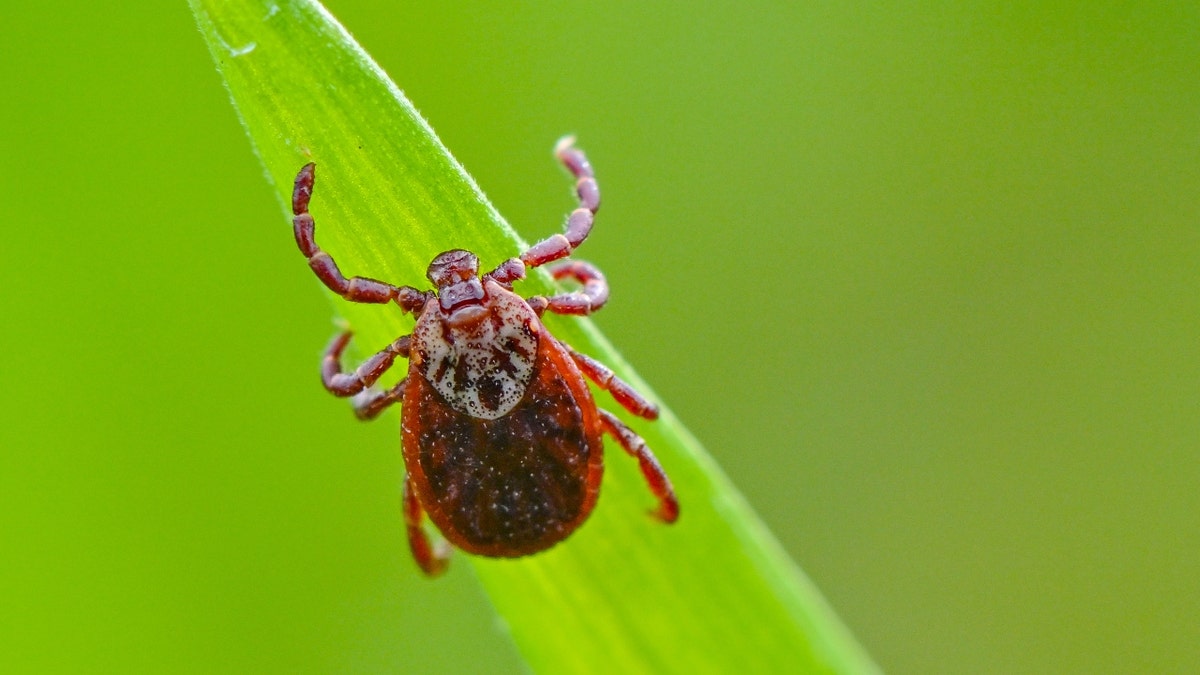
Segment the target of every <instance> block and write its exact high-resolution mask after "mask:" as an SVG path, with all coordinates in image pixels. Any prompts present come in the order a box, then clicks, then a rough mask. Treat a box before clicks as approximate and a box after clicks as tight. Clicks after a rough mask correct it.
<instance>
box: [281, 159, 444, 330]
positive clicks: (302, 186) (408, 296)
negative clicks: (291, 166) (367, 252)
mask: <svg viewBox="0 0 1200 675" xmlns="http://www.w3.org/2000/svg"><path fill="white" fill-rule="evenodd" d="M315 169H316V164H313V163H312V162H309V163H308V164H305V165H304V167H303V168H302V169H300V173H298V174H296V184H295V186H294V187H293V188H292V213H293V214H295V216H296V217H295V218H292V229H293V231H294V234H295V235H296V245H297V246H299V247H300V252H301V253H303V254H304V257H305V258H308V266H309V267H311V268H312V271H313V272H315V273H316V274H317V278H318V279H320V280H321V281H322V283H324V284H325V285H326V286H328V287H329V290H331V291H333V292H334V293H337V294H338V295H340V296H342V297H343V298H345V299H347V300H350V301H351V302H368V303H383V302H390V301H392V300H395V301H396V303H397V304H399V305H400V306H401V307H403V308H404V309H405V310H406V311H409V312H413V311H416V310H417V309H419V308H420V307H421V306H422V305H424V302H425V294H424V293H422V292H420V291H418V290H417V289H415V288H412V287H411V286H393V285H391V284H389V283H385V282H383V281H379V280H377V279H370V278H368V277H350V278H346V277H345V276H344V275H343V274H342V272H341V270H339V269H338V266H337V263H335V262H334V261H333V258H332V257H330V255H329V254H328V253H326V252H325V251H322V250H321V247H320V246H317V242H316V240H315V239H314V233H313V230H314V228H315V227H316V223H315V222H314V221H313V217H312V214H310V213H309V212H308V202H309V200H310V199H311V198H312V191H313V183H314V181H315V177H314V175H313V171H314V170H315Z"/></svg>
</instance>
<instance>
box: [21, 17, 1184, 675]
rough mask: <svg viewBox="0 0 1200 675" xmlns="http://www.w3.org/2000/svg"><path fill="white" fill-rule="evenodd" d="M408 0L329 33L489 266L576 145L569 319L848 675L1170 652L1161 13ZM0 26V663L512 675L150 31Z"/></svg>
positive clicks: (1088, 662) (191, 47) (166, 21)
mask: <svg viewBox="0 0 1200 675" xmlns="http://www.w3.org/2000/svg"><path fill="white" fill-rule="evenodd" d="M425 4H426V5H428V6H424V7H422V6H418V5H417V4H416V3H397V2H394V1H389V0H329V2H328V7H329V8H330V9H331V11H332V12H333V13H334V14H335V15H336V16H338V17H339V18H340V19H341V20H342V21H343V23H344V24H346V26H347V27H348V28H349V30H350V31H351V32H352V33H354V34H355V36H356V37H357V38H358V39H359V40H360V42H361V43H362V44H363V45H364V46H365V47H366V49H367V50H368V51H369V52H371V53H372V54H373V55H374V56H375V58H376V59H377V60H378V61H379V62H380V64H381V65H382V66H383V67H384V68H385V69H386V70H387V71H388V72H389V73H390V74H391V75H392V77H393V78H394V79H395V80H396V81H397V82H398V83H399V85H400V86H401V88H403V89H404V90H405V91H406V92H407V94H408V95H409V97H410V98H411V99H412V100H413V101H414V102H415V104H416V105H417V107H418V108H419V109H421V110H422V111H423V113H424V114H425V115H426V117H427V118H428V119H429V120H430V122H431V123H432V125H433V126H434V128H435V129H437V131H438V132H439V134H440V135H441V137H442V139H443V140H444V142H445V143H446V145H447V146H448V147H449V148H450V149H451V150H452V152H454V153H455V155H456V156H457V157H458V158H459V159H460V160H461V161H462V162H463V163H464V165H465V166H466V167H467V168H468V170H469V171H471V172H472V174H473V175H474V176H475V178H476V179H477V180H478V182H479V183H480V185H481V186H482V187H483V189H484V190H485V192H487V194H488V195H489V196H490V197H491V199H492V200H493V201H494V202H495V203H496V204H497V206H498V207H499V208H500V211H501V212H502V213H504V214H505V216H506V217H507V218H508V219H509V220H510V221H511V222H512V223H513V224H514V226H515V227H516V228H517V229H518V230H519V231H520V232H521V233H522V234H524V235H525V237H526V238H527V239H536V238H538V237H540V236H542V235H544V234H545V233H547V232H550V231H553V230H555V229H556V228H557V227H558V226H559V224H560V222H561V217H562V214H563V213H564V212H565V211H566V210H567V209H569V208H570V206H571V196H570V193H569V190H567V189H566V188H565V187H564V178H563V175H562V174H561V173H560V171H559V169H558V168H557V167H556V166H555V165H554V163H553V161H552V159H551V157H550V152H549V150H550V147H551V145H552V144H553V142H554V140H555V139H556V138H557V137H558V136H559V135H560V134H562V133H564V132H571V131H573V132H577V133H578V134H579V135H580V139H581V145H582V146H583V147H585V148H586V149H587V150H588V152H589V154H590V155H591V157H592V159H593V162H594V163H595V165H596V167H597V169H598V172H599V176H600V179H601V183H602V187H603V190H604V195H605V207H604V211H603V214H602V218H601V220H600V222H599V225H598V227H597V229H596V231H595V236H594V237H592V238H591V239H589V241H588V243H587V246H586V251H585V252H581V253H585V254H586V255H585V257H586V258H587V259H589V260H592V261H594V262H596V263H598V264H599V265H600V266H601V267H602V268H603V269H604V270H605V271H606V272H607V274H608V276H609V279H610V282H611V284H612V288H613V301H612V303H611V304H610V305H609V307H608V308H607V309H605V311H604V312H603V313H602V314H600V315H598V316H597V319H596V320H597V322H598V323H599V325H600V326H601V327H602V329H603V330H605V332H606V333H607V334H608V335H609V337H610V338H612V340H613V341H614V342H615V343H616V344H617V345H618V346H619V348H620V349H621V350H622V351H623V353H624V354H625V356H626V357H628V359H629V360H630V361H631V362H632V363H634V364H635V365H636V366H637V368H638V369H639V371H640V372H641V373H642V375H643V376H644V377H645V378H646V379H647V380H648V381H649V382H651V383H653V386H654V387H655V388H656V390H657V393H658V394H659V396H660V397H661V399H662V400H663V401H665V402H666V403H667V405H669V406H670V407H671V408H673V409H674V410H675V412H676V413H677V414H678V415H679V417H680V418H682V420H683V421H684V422H685V423H687V424H689V426H690V427H691V429H692V430H693V431H694V432H695V434H696V435H697V436H698V437H699V438H700V439H701V440H702V441H703V442H704V443H705V444H706V445H707V447H708V448H709V450H710V451H711V453H712V454H713V455H714V456H715V457H716V458H717V460H718V461H719V462H720V463H721V465H722V466H723V467H724V469H725V470H726V471H727V472H728V474H729V475H730V476H731V477H732V479H733V480H734V482H735V483H736V484H737V485H739V486H740V488H741V489H742V490H743V491H744V492H745V493H746V495H747V497H748V499H749V500H750V502H751V503H752V504H753V505H754V506H755V507H756V508H757V510H758V511H759V513H760V514H761V515H762V517H763V519H764V520H765V521H766V522H767V524H768V525H769V526H770V527H771V528H772V530H773V531H774V532H775V533H776V535H777V536H778V537H779V539H780V540H781V541H782V543H783V545H784V546H785V547H786V549H787V550H788V551H789V552H790V553H791V555H792V556H793V557H794V558H795V560H796V561H797V562H798V563H799V564H800V566H801V567H803V568H804V570H805V571H806V572H807V573H808V574H809V575H810V576H811V577H812V578H813V579H814V580H815V582H816V583H817V585H818V586H819V587H820V588H821V589H822V590H823V592H824V593H825V594H826V596H827V597H828V599H829V600H830V602H831V603H832V604H833V606H834V607H835V608H836V609H837V611H838V612H839V614H840V615H841V616H842V617H843V619H844V620H845V621H846V622H847V624H848V625H849V626H850V628H851V630H852V631H853V632H854V633H855V634H856V635H857V637H858V638H859V639H860V640H861V641H862V642H863V644H864V645H865V646H866V648H867V649H868V651H869V652H870V653H871V654H872V655H873V657H874V658H875V659H876V660H877V661H878V663H879V664H880V665H881V666H882V667H883V668H884V669H886V670H888V671H891V672H897V673H918V672H919V673H928V672H989V671H990V672H1081V673H1082V672H1132V671H1141V672H1167V671H1182V670H1188V669H1190V668H1194V667H1195V664H1196V663H1198V662H1200V611H1198V608H1200V350H1198V347H1200V344H1198V341H1197V335H1198V334H1200V299H1198V297H1197V296H1198V294H1197V290H1198V288H1197V277H1198V273H1200V77H1198V75H1200V5H1196V4H1195V3H1140V4H1139V3H1095V2H1092V3H1083V2H1065V1H1061V0H1060V1H1054V2H1040V3H982V2H967V3H961V2H960V3H937V2H927V3H920V4H919V5H912V6H908V5H905V6H872V7H866V6H861V5H860V4H857V3H816V2H794V3H737V4H734V3H720V4H718V3H708V4H695V3H683V2H670V3H637V2H612V3H603V4H600V5H597V4H594V3H591V4H588V3H578V2H573V3H554V4H551V3H538V4H535V3H511V2H472V3H466V2H443V3H425ZM0 8H2V9H3V11H2V12H0V15H2V16H3V17H4V21H3V24H4V28H3V29H2V31H0V65H2V67H0V92H3V93H2V96H0V298H2V302H3V305H2V310H3V311H2V313H0V322H2V323H3V330H0V364H2V365H0V670H3V671H7V672H30V671H39V672H54V671H89V672H97V671H109V672H116V671H121V672H138V671H143V672H214V671H239V672H333V671H337V672H382V671H399V670H402V669H403V670H404V671H406V672H453V671H467V670H470V671H475V672H519V671H520V669H521V665H520V660H519V657H518V656H517V654H516V653H515V651H514V650H513V648H512V647H511V646H510V644H509V643H508V642H507V639H506V637H505V635H504V632H503V626H501V625H499V624H498V623H497V621H496V619H494V618H493V615H492V613H491V610H490V609H489V607H488V605H487V600H486V598H484V597H483V596H482V595H481V593H480V592H479V590H478V589H477V587H476V585H475V583H474V580H473V578H472V576H471V572H470V567H469V566H467V565H455V566H453V568H452V572H451V574H450V575H449V576H448V577H447V578H445V579H443V580H440V581H438V582H436V583H430V582H429V581H426V580H425V579H423V578H421V577H420V576H419V575H418V573H417V571H416V569H415V567H414V566H413V564H412V563H411V561H410V559H409V556H408V552H407V548H406V545H405V542H404V540H403V533H402V531H401V529H400V527H399V520H398V519H399V510H398V504H397V491H398V485H399V476H400V471H401V463H400V459H399V452H398V431H397V419H396V417H395V415H394V414H393V415H390V416H389V417H387V418H385V419H384V420H383V421H381V422H378V423H376V424H373V425H362V424H359V423H357V422H356V421H354V419H353V418H352V416H351V414H350V412H349V409H348V407H346V406H345V405H344V404H341V403H339V402H337V401H335V400H333V399H332V398H330V397H328V396H327V395H326V394H324V393H323V391H322V390H321V389H320V386H319V384H318V383H317V380H316V366H317V356H318V353H319V351H320V349H321V347H322V346H323V344H324V342H325V340H326V339H327V337H328V336H329V334H330V333H331V331H332V326H331V323H330V318H331V307H330V305H329V303H328V301H327V300H326V298H325V297H324V296H323V294H322V293H321V292H320V290H319V285H318V283H317V282H316V281H315V280H314V279H313V278H312V276H311V273H310V272H309V271H308V270H307V268H306V266H305V265H304V264H303V261H302V260H301V259H300V258H299V256H298V254H297V253H296V251H295V250H294V244H293V243H292V241H291V235H290V228H289V227H288V225H287V222H286V220H284V218H283V216H282V214H281V212H280V208H279V204H278V203H277V202H276V200H275V198H274V196H273V195H272V193H271V190H270V189H269V188H268V186H267V185H266V183H265V182H264V180H263V178H262V172H261V169H260V167H259V166H258V164H257V160H256V159H255V158H254V156H253V155H252V153H251V151H250V147H249V144H248V142H247V141H246V139H245V137H244V134H243V132H242V130H241V128H240V126H239V124H238V122H237V118H236V115H235V113H234V111H233V109H232V108H231V106H230V105H229V103H228V100H227V97H226V94H225V92H224V90H223V89H222V86H221V82H220V79H219V76H218V74H217V73H216V71H215V69H214V67H213V65H212V63H211V62H210V59H209V55H208V53H207V50H206V49H205V46H204V43H203V41H202V40H201V38H200V36H199V34H198V33H197V31H196V29H195V27H194V24H193V20H192V17H191V14H190V12H189V11H188V9H187V6H186V4H185V3H183V2H174V3H170V2H157V3H140V4H137V5H134V4H133V3H126V4H124V5H121V4H117V5H111V4H108V5H106V4H102V3H101V4H97V3H91V4H88V3H72V4H69V5H68V6H61V5H59V3H41V4H38V3H18V2H13V1H11V0H0ZM264 13H265V4H264ZM396 281H411V280H396ZM683 497H684V498H685V499H686V495H684V496H683Z"/></svg>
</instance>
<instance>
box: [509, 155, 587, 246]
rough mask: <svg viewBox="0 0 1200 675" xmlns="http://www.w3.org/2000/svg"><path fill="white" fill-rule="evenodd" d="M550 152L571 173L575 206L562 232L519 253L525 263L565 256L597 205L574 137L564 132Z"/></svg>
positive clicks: (580, 236)
mask: <svg viewBox="0 0 1200 675" xmlns="http://www.w3.org/2000/svg"><path fill="white" fill-rule="evenodd" d="M554 156H555V157H558V161H560V162H562V163H563V165H564V166H565V167H567V170H568V171H570V172H571V174H572V175H573V176H575V194H576V195H577V196H578V197H579V208H577V209H575V210H574V211H572V212H571V215H570V216H568V217H567V225H566V228H565V232H563V233H562V234H556V235H553V236H551V237H547V238H546V239H543V240H541V241H539V242H538V243H536V244H534V245H533V246H532V247H530V249H529V250H528V251H525V252H524V253H522V254H521V262H523V263H525V266H526V267H537V266H538V265H544V264H546V263H548V262H550V261H552V260H558V259H559V258H565V257H567V256H569V255H571V251H573V250H575V249H576V248H578V247H579V245H580V244H582V243H583V240H584V239H587V236H588V233H589V232H591V231H592V223H593V222H594V221H595V218H596V211H598V210H599V209H600V188H599V187H598V186H597V184H596V177H595V175H594V174H593V173H592V165H591V164H589V163H588V160H587V157H585V156H584V154H583V151H582V150H580V149H578V148H576V147H575V137H574V136H566V137H564V138H563V139H561V140H560V141H559V142H558V145H556V146H554Z"/></svg>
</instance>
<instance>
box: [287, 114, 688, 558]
mask: <svg viewBox="0 0 1200 675" xmlns="http://www.w3.org/2000/svg"><path fill="white" fill-rule="evenodd" d="M572 143H573V139H571V138H565V139H563V140H562V141H560V142H559V144H558V146H557V147H556V148H555V155H556V156H557V157H558V158H559V160H560V161H562V163H563V164H564V165H565V166H566V167H567V169H568V170H569V171H570V172H571V173H572V174H573V175H574V177H575V180H576V186H575V189H576V194H577V195H578V197H579V208H577V209H575V211H573V212H572V213H571V215H570V216H569V217H568V218H567V223H566V227H565V232H563V233H561V234H555V235H553V236H551V237H548V238H546V239H544V240H542V241H541V242H538V243H537V244H535V245H534V246H532V247H531V248H530V249H529V250H528V251H526V252H525V253H523V254H522V255H521V256H519V257H516V258H510V259H509V260H506V261H504V262H503V263H501V264H500V265H499V266H498V267H496V268H495V269H494V270H492V271H490V272H487V273H486V274H482V275H481V274H479V260H478V258H477V257H476V256H475V255H474V254H473V253H471V252H469V251H466V250H461V249H455V250H451V251H446V252H445V253H442V254H440V255H438V256H437V257H435V258H434V259H433V262H432V263H430V265H429V270H428V272H427V273H426V276H427V277H428V278H429V281H430V282H431V283H432V284H433V286H434V290H429V291H420V290H417V289H416V288H413V287H411V286H393V285H391V284H389V283H386V282H383V281H378V280H375V279H371V278H366V277H349V278H347V277H345V276H344V275H343V274H342V272H341V271H340V269H339V268H338V266H337V264H336V263H335V262H334V261H333V259H332V258H331V257H330V256H329V254H328V253H325V252H324V251H322V250H321V249H320V247H319V246H317V244H316V241H315V239H314V222H313V218H312V216H311V215H310V214H309V212H308V204H309V200H310V198H311V195H312V189H313V181H314V174H313V172H314V165H313V164H308V165H306V166H305V167H304V168H302V169H301V170H300V173H299V174H298V175H297V176H296V184H295V189H294V191H293V193H292V210H293V212H294V213H295V218H294V219H293V225H294V231H295V236H296V243H297V244H298V245H299V247H300V251H301V252H302V253H303V254H304V255H305V257H306V258H308V263H309V266H310V267H311V268H312V269H313V271H314V272H315V273H316V275H317V277H318V278H319V279H320V280H321V281H322V282H323V283H325V285H326V286H328V287H329V288H330V289H331V290H333V291H334V292H335V293H337V294H338V295H341V296H342V297H344V298H346V299H347V300H351V301H354V302H367V303H390V302H395V303H396V304H397V305H399V306H400V308H401V309H402V310H403V311H405V312H410V313H412V314H414V315H415V316H416V319H417V322H416V326H415V327H414V328H413V332H412V334H411V335H406V336H403V337H401V338H399V339H397V340H395V341H394V342H393V343H392V344H390V345H388V346H387V347H385V348H384V349H382V350H381V351H379V352H378V353H376V354H375V355H374V356H372V357H370V358H369V359H367V360H366V362H364V363H363V364H362V365H361V366H359V367H358V368H357V369H356V370H354V371H353V372H344V371H343V368H342V365H341V356H342V352H343V351H344V350H345V347H346V345H347V343H349V341H350V333H349V332H345V333H342V334H340V335H338V336H336V337H335V338H334V339H333V341H332V342H331V343H330V345H329V347H328V349H327V350H326V353H325V357H324V359H323V361H322V365H321V379H322V382H323V383H324V385H325V388H326V389H328V390H329V391H330V392H331V393H333V394H335V395H337V396H352V397H353V404H354V410H355V413H356V414H357V415H358V416H359V417H360V418H361V419H372V418H374V417H376V416H377V415H379V414H380V413H381V412H383V411H384V410H385V409H387V408H388V407H389V406H391V405H393V404H395V403H401V405H402V427H403V433H402V446H403V451H404V464H405V468H406V470H407V475H406V477H405V480H404V498H403V500H404V520H405V524H406V528H407V532H408V539H409V544H410V546H411V548H412V552H413V557H414V558H415V559H416V561H417V564H418V565H419V566H420V567H421V569H422V570H423V571H424V572H425V573H426V574H429V575H431V576H433V575H437V574H439V573H441V572H442V571H444V570H445V568H446V564H447V562H448V559H449V550H448V549H447V548H446V547H445V546H434V545H432V544H431V542H430V540H429V538H428V536H427V534H426V532H425V529H424V527H423V524H422V521H423V517H424V514H428V515H429V518H430V520H431V521H432V522H433V524H434V525H435V526H436V527H437V529H438V530H440V531H441V533H442V535H443V536H444V537H445V539H446V541H448V542H449V543H450V544H453V545H454V546H456V547H458V548H460V549H462V550H464V551H466V552H468V553H473V554H477V555H484V556H492V557H518V556H523V555H528V554H531V553H536V552H538V551H542V550H545V549H547V548H549V547H551V546H553V545H554V544H556V543H558V542H560V541H562V540H563V539H565V538H566V537H567V536H569V535H570V534H571V533H572V532H573V531H575V529H576V528H578V527H579V526H580V525H581V524H582V523H583V522H584V521H585V520H586V519H587V517H588V515H589V514H590V513H591V511H592V509H593V507H594V506H595V505H596V499H597V497H598V495H599V491H600V482H601V477H602V475H603V473H604V461H603V446H602V437H603V436H604V435H605V434H608V435H610V436H612V437H613V438H614V439H616V440H617V442H618V443H619V444H620V445H621V447H622V448H624V449H625V451H626V452H628V453H629V454H630V455H632V456H633V457H634V458H636V459H637V460H638V463H639V465H640V467H641V471H642V475H643V476H644V477H645V479H646V482H647V484H648V485H649V487H650V490H651V492H652V493H653V495H654V497H655V498H657V500H658V507H657V509H656V510H655V511H654V515H655V516H656V517H657V518H658V519H659V520H661V521H663V522H666V523H673V522H675V520H676V518H678V516H679V505H678V502H677V500H676V498H675V494H674V491H673V490H672V488H671V483H670V481H669V480H668V478H667V476H666V474H665V473H664V472H663V470H662V468H661V467H660V466H659V464H658V461H657V460H656V459H655V457H654V455H653V453H651V452H650V449H649V448H648V447H646V444H645V442H643V441H642V439H641V438H640V437H639V436H638V435H637V434H636V433H634V431H633V430H632V429H630V428H629V427H628V426H626V425H625V424H624V423H623V422H621V421H620V420H619V419H618V418H617V417H616V416H615V415H613V414H612V413H610V412H608V411H606V410H603V409H601V408H599V407H597V405H596V402H595V400H594V399H593V398H592V393H591V390H590V389H589V387H588V384H587V381H588V380H589V379H590V380H591V381H593V382H595V383H596V384H597V385H598V386H599V387H600V388H601V389H604V390H606V391H608V392H609V393H610V394H611V395H612V396H613V398H614V399H615V400H616V401H617V402H618V403H620V404H621V405H622V406H623V407H625V408H626V409H627V410H629V411H630V412H632V413H634V414H636V415H638V416H641V417H644V418H646V419H651V420H652V419H656V418H657V416H658V410H657V408H656V407H655V406H654V405H653V404H652V403H650V402H649V401H647V400H646V399H645V398H643V397H642V396H641V395H640V394H638V393H637V392H636V391H635V390H634V389H633V388H632V387H630V386H629V385H628V384H626V383H625V382H623V381H622V380H620V379H619V378H617V377H616V376H615V375H614V374H613V373H612V371H611V370H609V369H608V368H607V367H606V366H604V365H603V364H601V363H599V362H597V361H595V360H594V359H592V358H590V357H587V356H585V355H583V354H580V353H578V352H576V351H574V350H573V349H571V348H570V347H569V346H567V345H565V344H564V343H562V342H560V341H559V340H557V339H555V338H554V336H552V335H551V334H550V333H549V332H548V331H547V330H546V327H545V326H544V325H543V324H542V321H541V315H542V314H543V313H544V312H547V311H549V312H555V313H559V314H576V315H585V314H590V313H592V312H594V311H596V310H598V309H600V307H602V306H603V305H604V303H605V302H606V301H607V299H608V286H607V283H606V282H605V280H604V276H603V275H602V274H601V273H600V271H599V270H597V269H596V268H595V267H593V266H592V265H590V264H588V263H585V262H581V261H576V260H562V259H563V258H566V257H567V256H569V255H570V254H571V253H572V252H573V251H574V249H575V248H576V247H578V246H579V245H580V244H581V243H583V240H584V239H586V238H587V236H588V233H589V232H590V231H591V227H592V223H593V222H594V219H595V214H596V211H597V210H598V209H599V207H600V192H599V189H598V187H597V185H596V180H595V177H594V175H593V173H592V168H591V165H590V164H589V163H588V161H587V159H586V157H585V156H584V154H583V153H582V152H581V151H580V150H578V149H576V148H575V147H573V144H572ZM555 261H558V262H555ZM547 263H554V265H553V266H551V267H550V270H551V274H552V275H553V276H554V277H555V278H556V279H573V280H575V281H576V282H578V283H579V284H580V289H579V290H576V291H573V292H569V293H562V294H559V295H553V296H548V297H547V296H534V297H531V298H528V299H526V298H522V297H521V296H519V295H517V294H516V293H514V292H513V290H512V284H513V282H515V281H517V280H519V279H523V278H524V277H525V271H526V269H527V268H532V267H538V266H541V265H544V264H547ZM397 358H407V359H408V374H407V376H406V377H405V378H404V379H403V380H402V381H401V382H400V383H398V384H397V385H395V386H394V387H391V388H390V389H386V390H379V389H375V388H372V385H374V384H375V382H376V381H377V380H378V379H379V378H380V376H382V375H383V373H384V372H386V371H387V370H388V369H389V368H391V367H392V366H393V365H394V363H395V360H396V359H397Z"/></svg>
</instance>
